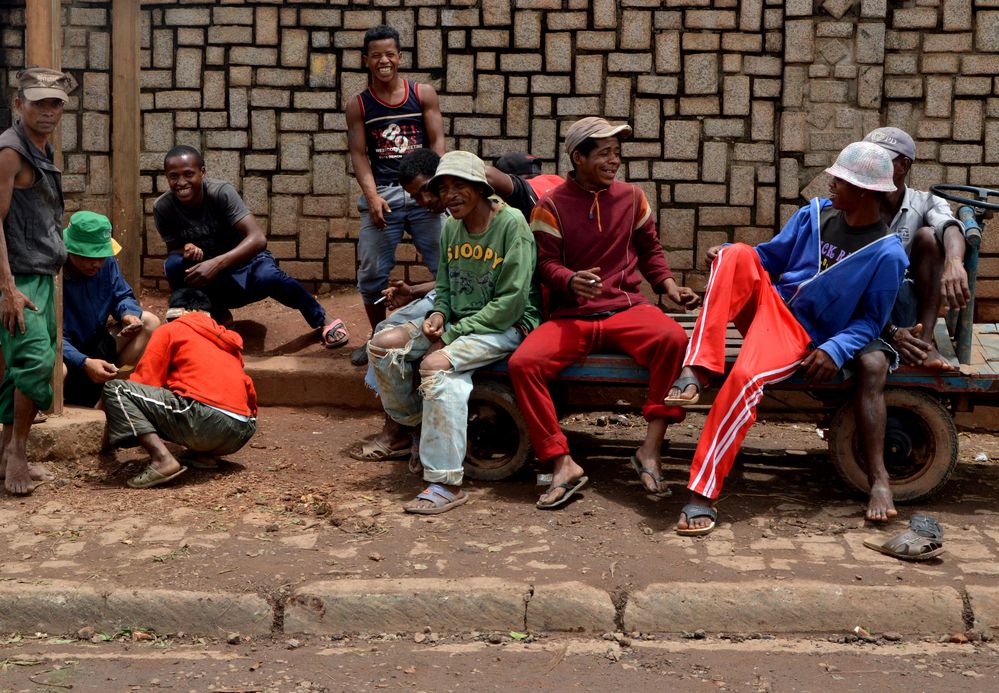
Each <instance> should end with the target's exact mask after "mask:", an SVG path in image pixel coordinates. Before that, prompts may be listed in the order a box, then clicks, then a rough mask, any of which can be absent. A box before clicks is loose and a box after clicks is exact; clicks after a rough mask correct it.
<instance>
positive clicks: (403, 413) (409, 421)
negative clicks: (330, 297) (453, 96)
mask: <svg viewBox="0 0 999 693" xmlns="http://www.w3.org/2000/svg"><path fill="white" fill-rule="evenodd" d="M431 187H432V189H433V190H434V193H435V194H437V195H439V196H440V198H441V200H442V201H443V203H444V204H445V206H446V207H447V208H448V210H449V211H450V212H451V218H450V219H448V220H447V222H446V223H445V225H444V230H443V232H442V234H441V260H440V268H439V269H438V272H437V284H436V291H437V295H436V298H435V299H434V307H433V309H432V310H431V312H430V313H429V314H427V316H426V317H425V318H423V319H417V320H412V321H410V322H407V323H404V324H402V325H399V326H397V327H392V328H389V329H386V330H383V331H381V332H379V333H378V334H376V335H375V336H374V337H373V338H372V339H371V342H370V343H369V346H368V356H369V360H370V362H371V363H372V364H374V369H375V377H376V379H377V381H378V388H379V392H380V393H381V398H382V404H383V406H384V407H385V412H386V413H387V414H388V415H389V416H390V417H391V418H392V419H393V420H394V421H395V422H396V423H398V424H400V425H402V426H405V427H410V428H414V427H416V426H419V425H420V424H421V423H422V424H424V425H423V426H422V429H421V434H420V447H419V455H420V462H421V464H422V466H423V478H424V480H425V481H427V482H429V486H427V488H426V489H425V490H424V491H423V492H422V493H420V494H419V495H418V496H417V497H416V498H415V499H413V501H412V502H410V503H409V504H407V505H406V506H405V510H406V511H407V512H411V513H417V514H421V515H431V514H437V513H442V512H446V511H448V510H451V509H452V508H455V507H457V506H459V505H462V504H464V503H465V502H466V501H467V500H468V494H467V493H465V492H464V491H462V489H461V483H462V473H463V469H462V463H463V462H464V460H465V444H466V440H465V434H466V428H467V422H468V397H469V395H470V394H471V392H472V373H473V371H474V370H475V369H476V368H479V367H481V366H485V365H487V364H489V363H492V362H494V361H498V360H500V359H502V358H504V357H505V356H507V355H508V354H510V353H511V352H513V350H514V349H516V348H517V346H518V345H519V344H520V342H521V341H522V340H523V338H524V336H525V335H526V334H527V333H528V332H530V331H531V330H532V329H533V328H534V327H536V326H537V324H538V321H539V316H540V313H539V310H538V305H539V303H538V300H537V299H538V294H537V289H536V287H535V286H534V284H533V282H532V276H533V274H534V265H535V257H536V256H535V249H534V238H533V236H532V234H531V231H530V229H529V227H528V226H527V221H526V220H525V219H524V215H523V214H521V213H520V212H519V211H517V210H516V209H513V208H512V207H510V206H508V205H507V204H505V203H503V202H499V201H497V200H495V199H490V196H491V195H492V194H493V192H494V191H493V189H492V187H490V185H489V183H488V182H486V175H485V164H483V162H482V161H481V160H480V159H479V158H478V157H476V156H475V155H474V154H470V153H468V152H461V151H455V152H449V153H447V154H445V155H444V156H443V157H442V158H441V161H440V165H439V166H438V168H437V172H436V174H435V175H434V177H433V179H432V180H431ZM414 363H416V364H418V368H419V371H420V384H419V387H416V386H415V385H414V382H413V377H412V376H413V373H412V369H413V364H414Z"/></svg>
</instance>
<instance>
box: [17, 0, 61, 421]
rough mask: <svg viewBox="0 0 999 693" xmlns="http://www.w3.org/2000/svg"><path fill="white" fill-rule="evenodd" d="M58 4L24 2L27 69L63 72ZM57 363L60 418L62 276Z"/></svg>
mask: <svg viewBox="0 0 999 693" xmlns="http://www.w3.org/2000/svg"><path fill="white" fill-rule="evenodd" d="M60 6H61V3H60V1H59V0H27V4H26V6H25V19H26V23H27V26H26V34H27V40H26V42H25V43H26V44H27V51H26V54H25V62H26V65H25V66H26V67H29V66H38V67H51V68H53V69H55V70H61V69H62V21H61V16H60ZM63 117H65V116H63ZM51 142H52V147H53V148H54V149H55V163H56V166H58V167H59V168H62V151H61V149H62V148H61V146H60V145H61V143H62V135H61V133H60V131H59V130H56V131H55V132H54V133H53V135H52V140H51ZM55 314H56V360H55V368H54V369H53V371H52V394H53V397H52V409H51V413H52V414H57V415H58V414H62V275H61V274H57V275H56V278H55Z"/></svg>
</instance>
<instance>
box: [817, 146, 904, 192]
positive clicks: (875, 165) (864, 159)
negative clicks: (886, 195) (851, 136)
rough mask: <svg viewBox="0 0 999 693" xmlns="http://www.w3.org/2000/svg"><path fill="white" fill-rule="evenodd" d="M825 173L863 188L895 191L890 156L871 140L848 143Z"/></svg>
mask: <svg viewBox="0 0 999 693" xmlns="http://www.w3.org/2000/svg"><path fill="white" fill-rule="evenodd" d="M826 173H828V174H829V175H830V176H835V177H836V178H839V179H840V180H845V181H846V182H847V183H850V184H851V185H856V186H857V187H858V188H864V189H865V190H876V191H879V192H894V191H895V182H894V181H893V180H892V179H893V174H894V167H893V166H892V163H891V156H890V155H889V154H888V152H886V151H885V150H884V149H882V148H881V147H879V146H878V145H876V144H874V143H873V142H854V143H853V144H848V145H847V146H846V147H845V148H844V149H843V151H841V152H840V153H839V156H837V157H836V163H835V164H833V165H832V166H830V167H829V168H827V169H826Z"/></svg>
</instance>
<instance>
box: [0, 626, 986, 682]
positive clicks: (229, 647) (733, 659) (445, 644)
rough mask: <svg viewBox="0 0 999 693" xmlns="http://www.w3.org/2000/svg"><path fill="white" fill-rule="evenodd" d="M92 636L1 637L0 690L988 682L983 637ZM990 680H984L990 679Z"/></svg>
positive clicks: (499, 634)
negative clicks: (974, 640) (880, 640)
mask: <svg viewBox="0 0 999 693" xmlns="http://www.w3.org/2000/svg"><path fill="white" fill-rule="evenodd" d="M420 635H424V637H425V638H426V641H425V642H424V643H423V644H415V643H414V642H413V639H414V638H415V637H416V635H412V636H407V637H404V638H400V637H397V636H395V635H382V636H380V637H376V638H371V639H366V640H357V639H355V640H351V639H338V640H334V641H330V640H329V639H327V638H323V639H319V638H315V639H305V638H302V639H282V640H271V639H262V640H260V641H248V640H247V641H243V640H240V641H238V642H237V643H235V644H226V643H225V642H224V641H223V642H212V643H205V642H203V641H198V642H192V641H190V639H184V638H177V639H171V640H157V641H155V642H145V643H143V642H139V643H136V642H130V641H129V640H127V639H125V640H124V641H122V640H116V641H114V642H105V643H100V644H91V643H89V642H72V641H70V640H68V639H61V638H50V637H48V636H45V635H43V634H39V635H38V636H36V637H29V638H24V639H21V640H19V641H17V642H14V643H7V644H3V643H0V693H8V692H10V693H13V692H14V691H19V692H21V691H23V692H24V693H29V692H31V693H34V692H37V691H45V692H46V693H48V692H54V691H65V690H70V689H72V690H74V691H134V690H141V691H152V690H174V691H185V692H186V691H190V692H191V693H204V692H205V691H211V692H213V693H237V692H240V693H250V692H252V691H261V692H264V691H267V692H275V693H291V692H294V693H309V692H315V693H319V692H332V691H379V690H408V691H442V692H443V691H510V690H527V691H594V690H608V691H615V690H681V691H747V692H749V691H751V692H753V693H782V692H785V691H825V690H837V691H847V690H866V691H885V692H893V691H898V692H900V693H908V692H910V691H968V692H969V693H975V692H978V691H982V692H984V691H991V690H994V686H995V681H996V677H997V676H999V659H997V657H996V654H997V650H996V648H995V647H994V646H992V645H979V646H971V645H938V644H936V643H928V642H911V643H891V644H888V645H885V646H874V645H870V644H851V645H839V644H833V643H830V642H828V641H825V640H802V641H785V640H773V639H759V640H748V641H745V642H742V643H733V642H732V641H730V640H719V639H713V638H706V639H703V640H683V639H679V638H672V639H670V638H666V639H634V640H633V639H632V638H630V637H619V638H618V639H617V640H614V639H613V638H611V637H610V634H608V635H607V636H605V637H606V638H607V639H596V638H595V639H590V640H579V639H572V638H568V637H555V638H544V637H541V638H538V637H534V636H531V637H528V638H527V639H525V640H524V641H521V642H517V641H515V640H514V639H512V638H511V637H510V634H506V633H492V634H470V635H465V636H461V637H441V636H437V635H436V634H433V633H431V634H420ZM990 682H991V683H990Z"/></svg>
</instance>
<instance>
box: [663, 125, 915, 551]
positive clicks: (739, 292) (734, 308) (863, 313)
mask: <svg viewBox="0 0 999 693" xmlns="http://www.w3.org/2000/svg"><path fill="white" fill-rule="evenodd" d="M826 173H828V174H830V175H831V176H832V177H833V178H832V182H831V183H830V185H829V191H830V195H829V198H830V199H828V200H820V199H813V200H812V201H811V202H810V203H809V204H808V205H806V206H805V207H802V208H801V209H799V210H798V211H797V212H796V213H795V215H794V216H792V217H791V219H790V220H789V221H788V222H787V224H785V225H784V228H783V229H782V230H781V232H780V233H779V234H778V235H777V236H776V237H774V238H773V239H772V240H770V241H768V242H766V243H762V244H760V245H759V246H757V247H756V248H752V247H750V246H747V245H744V244H741V243H737V244H735V245H726V246H718V247H715V248H712V249H711V250H710V251H709V252H708V257H709V259H711V260H712V265H711V276H710V277H709V279H708V286H707V293H706V295H705V297H704V307H703V308H702V310H701V314H700V316H698V318H697V323H696V325H695V326H694V332H693V334H692V335H691V338H690V344H689V346H688V348H687V354H686V356H685V357H684V362H683V363H684V368H683V370H682V371H681V372H680V377H679V378H678V379H677V381H676V382H675V383H674V385H673V387H672V389H671V390H670V391H669V393H668V395H667V397H666V400H665V402H666V404H678V405H686V404H692V403H694V402H696V401H697V399H698V396H699V393H700V389H701V387H702V386H703V384H704V383H705V382H706V381H707V377H708V375H709V374H711V373H723V372H724V370H725V330H726V328H727V325H728V323H729V322H730V321H732V322H734V323H735V325H736V327H737V328H738V329H739V331H740V332H741V333H742V335H743V337H744V341H743V345H742V349H740V351H739V355H738V356H737V357H736V360H735V364H734V365H733V368H732V371H731V373H729V375H728V377H727V378H726V380H725V383H724V385H723V386H722V388H721V390H720V391H719V392H718V396H717V397H716V398H715V401H714V404H712V406H711V411H710V412H709V413H708V418H707V420H706V421H705V423H704V430H703V431H702V433H701V437H700V440H699V441H698V444H697V451H696V452H695V454H694V461H693V462H692V464H691V469H690V480H689V483H688V485H687V488H689V489H690V502H689V503H688V504H687V505H685V506H684V508H683V510H682V511H681V514H680V520H679V522H678V523H677V527H676V531H677V533H678V534H682V535H687V536H692V535H699V534H707V533H708V532H710V531H711V530H712V529H714V526H715V520H716V518H717V512H716V510H715V508H714V507H713V500H714V499H716V498H717V497H718V495H719V494H720V493H721V488H722V483H723V482H724V479H725V476H726V475H727V474H728V472H729V471H730V470H731V468H732V465H733V463H734V462H735V456H736V454H737V453H738V451H739V447H740V446H741V444H742V441H743V439H744V438H745V437H746V433H747V432H748V431H749V427H750V426H751V425H752V424H753V422H754V421H755V420H756V405H757V404H758V403H759V401H760V398H761V397H762V396H763V388H764V386H766V385H768V384H770V383H776V382H780V381H781V380H784V379H786V378H788V377H790V376H791V375H792V374H793V373H794V372H795V371H796V370H798V368H801V369H803V371H804V376H805V378H807V379H809V380H813V381H816V382H821V381H825V380H828V379H830V378H832V377H833V376H834V375H835V374H836V372H837V371H838V370H839V369H840V368H841V367H842V366H843V364H844V362H846V361H847V360H849V359H851V358H853V356H854V355H855V354H856V353H857V352H858V351H859V350H860V349H862V348H863V347H864V346H866V345H867V344H869V343H870V342H871V340H873V339H874V338H875V337H877V336H878V335H879V334H880V333H881V330H882V328H883V327H884V326H885V323H886V322H887V321H888V317H889V315H890V313H891V308H892V305H893V303H894V302H895V296H896V294H897V293H898V287H899V285H900V283H901V281H902V276H903V273H904V272H905V268H906V267H907V265H908V259H907V258H906V255H905V250H904V248H903V247H902V243H901V241H900V240H899V238H898V237H897V236H895V235H894V234H892V235H886V231H887V227H886V225H885V223H884V221H883V220H882V219H881V212H880V207H881V198H882V194H883V193H885V192H891V191H893V190H895V184H894V183H893V182H892V162H891V158H890V157H889V156H888V154H887V153H886V152H885V151H884V150H883V149H881V147H879V146H877V145H876V144H873V143H870V142H854V143H853V144H851V145H849V146H847V147H846V148H845V149H844V150H843V151H842V152H840V154H839V156H838V157H837V159H836V163H835V164H833V165H832V166H831V167H829V168H827V169H826ZM771 277H777V279H776V281H775V282H772V281H771Z"/></svg>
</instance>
